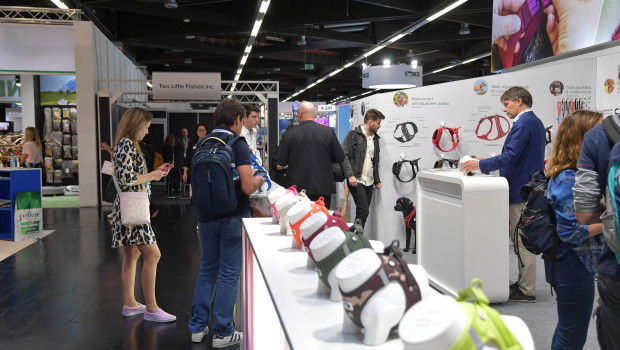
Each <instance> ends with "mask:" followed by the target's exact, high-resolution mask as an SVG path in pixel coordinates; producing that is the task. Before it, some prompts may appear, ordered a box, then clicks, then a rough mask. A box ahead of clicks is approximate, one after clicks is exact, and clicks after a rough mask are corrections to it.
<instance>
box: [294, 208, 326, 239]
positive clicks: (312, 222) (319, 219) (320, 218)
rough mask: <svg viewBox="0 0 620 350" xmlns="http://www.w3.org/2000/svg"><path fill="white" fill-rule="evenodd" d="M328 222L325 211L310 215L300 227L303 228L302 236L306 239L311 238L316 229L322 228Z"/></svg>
mask: <svg viewBox="0 0 620 350" xmlns="http://www.w3.org/2000/svg"><path fill="white" fill-rule="evenodd" d="M326 222H327V215H325V213H323V212H318V213H314V214H312V215H310V217H309V218H307V219H306V220H305V221H304V222H303V223H302V224H301V226H300V227H299V229H300V230H301V236H302V237H303V238H304V239H308V238H310V236H312V235H313V234H314V233H315V232H316V231H318V230H319V228H321V226H323V225H324V224H325V223H326Z"/></svg>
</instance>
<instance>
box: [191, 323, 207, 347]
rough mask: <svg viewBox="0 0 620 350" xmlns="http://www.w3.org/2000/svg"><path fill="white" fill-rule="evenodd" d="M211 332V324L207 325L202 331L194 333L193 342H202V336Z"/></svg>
mask: <svg viewBox="0 0 620 350" xmlns="http://www.w3.org/2000/svg"><path fill="white" fill-rule="evenodd" d="M208 333H209V326H205V329H204V330H203V331H202V332H198V333H192V343H200V342H201V341H202V338H204V336H205V335H207V334H208Z"/></svg>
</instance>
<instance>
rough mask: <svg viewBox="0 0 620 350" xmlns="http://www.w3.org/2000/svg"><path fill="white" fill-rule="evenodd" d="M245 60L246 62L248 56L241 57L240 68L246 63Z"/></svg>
mask: <svg viewBox="0 0 620 350" xmlns="http://www.w3.org/2000/svg"><path fill="white" fill-rule="evenodd" d="M247 60H248V55H243V56H242V57H241V65H242V66H243V65H245V62H247Z"/></svg>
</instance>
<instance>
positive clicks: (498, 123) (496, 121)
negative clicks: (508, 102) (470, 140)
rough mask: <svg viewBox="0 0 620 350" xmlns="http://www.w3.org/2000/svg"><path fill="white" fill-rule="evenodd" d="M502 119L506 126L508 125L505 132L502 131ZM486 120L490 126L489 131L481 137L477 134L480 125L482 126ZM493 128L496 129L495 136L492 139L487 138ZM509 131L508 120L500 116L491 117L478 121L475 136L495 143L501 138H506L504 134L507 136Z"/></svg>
mask: <svg viewBox="0 0 620 350" xmlns="http://www.w3.org/2000/svg"><path fill="white" fill-rule="evenodd" d="M502 119H503V120H505V121H506V125H508V129H507V130H504V128H503V127H502ZM486 120H488V121H489V122H490V123H491V125H490V127H489V131H487V133H486V134H483V135H481V134H479V133H478V131H479V130H480V125H482V124H483V123H484V122H485V121H486ZM493 127H495V129H497V135H496V136H495V137H494V138H489V134H490V133H491V131H493ZM509 131H510V122H509V121H508V119H506V117H504V116H501V115H492V116H490V117H484V118H480V120H479V121H478V126H477V127H476V136H477V137H478V138H479V139H482V140H487V141H495V140H497V139H501V138H502V137H504V136H506V134H508V132H509Z"/></svg>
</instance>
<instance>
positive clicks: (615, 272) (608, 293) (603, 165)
mask: <svg viewBox="0 0 620 350" xmlns="http://www.w3.org/2000/svg"><path fill="white" fill-rule="evenodd" d="M611 118H613V119H610V121H612V122H614V123H616V124H620V116H618V115H615V116H612V117H611ZM613 146H614V143H613V142H612V141H611V140H610V138H609V137H608V136H607V133H606V132H605V128H604V127H603V124H599V125H597V126H595V127H593V128H592V129H590V130H589V131H588V132H587V133H586V134H585V136H584V139H583V145H582V146H581V155H580V156H579V161H578V162H577V175H576V176H575V186H574V187H573V195H574V198H575V217H576V218H577V220H578V221H579V222H580V223H582V224H585V225H589V224H594V223H597V222H601V214H602V213H603V211H605V207H604V206H603V205H602V204H601V199H602V198H603V195H604V194H605V192H606V190H607V171H608V168H609V165H610V164H609V157H610V152H611V149H612V148H613ZM610 190H611V189H610ZM615 235H616V227H615V224H614V223H613V222H611V223H610V222H607V221H604V222H603V236H604V237H605V238H604V239H605V240H607V237H609V236H611V237H614V236H615ZM596 267H597V271H598V278H597V282H596V284H597V289H598V295H599V299H598V304H599V305H598V307H597V309H596V311H595V314H596V316H597V317H596V331H597V336H598V342H599V346H600V347H601V349H603V350H606V349H620V332H619V331H618V325H620V264H618V261H617V260H616V257H615V254H614V253H613V252H612V251H611V250H610V249H609V246H608V245H607V244H606V245H605V248H604V249H603V255H602V256H601V257H600V258H599V260H598V264H597V266H596Z"/></svg>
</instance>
